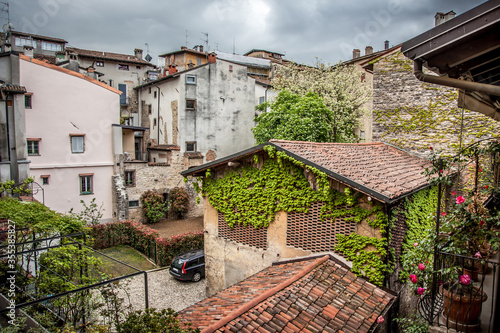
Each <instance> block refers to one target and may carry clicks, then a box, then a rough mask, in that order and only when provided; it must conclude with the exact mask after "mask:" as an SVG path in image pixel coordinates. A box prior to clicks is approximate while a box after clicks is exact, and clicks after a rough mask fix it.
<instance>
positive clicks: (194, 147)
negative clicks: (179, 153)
mask: <svg viewBox="0 0 500 333" xmlns="http://www.w3.org/2000/svg"><path fill="white" fill-rule="evenodd" d="M189 145H193V150H189V149H188V146H189ZM196 146H197V143H196V141H186V152H188V153H195V152H196V148H197V147H196Z"/></svg>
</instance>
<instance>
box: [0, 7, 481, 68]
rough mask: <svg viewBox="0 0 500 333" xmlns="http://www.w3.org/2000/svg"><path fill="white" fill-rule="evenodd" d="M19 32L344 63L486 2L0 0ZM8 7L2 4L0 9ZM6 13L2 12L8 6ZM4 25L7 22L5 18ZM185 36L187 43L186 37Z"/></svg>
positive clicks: (96, 46) (103, 45)
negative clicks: (358, 52)
mask: <svg viewBox="0 0 500 333" xmlns="http://www.w3.org/2000/svg"><path fill="white" fill-rule="evenodd" d="M7 1H8V2H9V3H10V18H11V22H12V24H13V25H14V29H15V30H20V31H24V32H30V33H36V34H41V35H46V36H52V37H60V38H64V39H66V40H67V41H68V45H70V46H74V47H79V48H85V49H91V50H99V51H109V52H117V53H125V54H133V50H134V48H142V49H144V51H145V52H144V53H146V49H147V48H148V47H147V46H146V45H145V44H146V43H147V44H148V45H149V53H150V54H151V56H153V57H154V59H155V60H153V62H154V63H156V57H157V56H158V54H162V53H166V52H170V51H174V50H178V49H179V48H180V46H182V45H186V44H187V46H188V47H190V48H192V47H193V46H194V45H198V44H202V45H206V40H207V37H206V35H204V33H206V34H208V46H209V48H210V49H211V50H214V49H217V50H219V51H222V52H228V53H232V52H233V48H234V51H235V52H236V53H237V54H243V53H245V52H247V51H249V50H251V49H266V50H271V51H276V52H280V53H284V54H285V55H286V58H287V59H293V60H295V61H297V62H301V63H307V64H312V63H313V62H314V61H315V59H316V57H317V58H319V59H321V60H323V61H324V62H328V63H335V62H338V61H339V60H347V59H350V58H351V57H352V49H354V48H358V49H361V50H362V54H364V49H365V46H367V45H371V46H373V48H374V50H375V51H377V50H381V49H383V47H384V41H385V40H389V41H390V45H391V46H393V45H397V44H399V43H402V42H404V41H406V40H408V39H411V38H412V37H414V36H416V35H418V34H420V33H422V32H424V31H426V30H429V29H431V28H432V27H433V26H434V15H435V14H436V12H445V13H446V12H448V11H450V10H453V11H455V12H456V13H457V15H460V14H461V13H463V12H465V11H467V10H469V9H471V8H474V7H476V6H477V5H479V4H481V3H483V2H485V1H484V0H418V1H417V0H368V1H366V0H189V1H187V0H185V1H181V0H0V2H7ZM2 6H3V5H2V4H1V3H0V8H1V7H2ZM4 8H5V6H4ZM0 14H1V22H2V25H3V24H5V23H7V16H6V13H5V12H2V13H0ZM186 32H187V37H186Z"/></svg>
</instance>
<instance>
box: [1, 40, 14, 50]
mask: <svg viewBox="0 0 500 333" xmlns="http://www.w3.org/2000/svg"><path fill="white" fill-rule="evenodd" d="M10 51H12V45H11V44H10V43H9V42H5V44H3V50H2V52H10Z"/></svg>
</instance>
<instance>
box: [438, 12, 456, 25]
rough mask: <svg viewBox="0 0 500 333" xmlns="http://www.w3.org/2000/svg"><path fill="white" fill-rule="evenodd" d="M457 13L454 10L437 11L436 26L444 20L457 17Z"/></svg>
mask: <svg viewBox="0 0 500 333" xmlns="http://www.w3.org/2000/svg"><path fill="white" fill-rule="evenodd" d="M455 15H456V13H455V12H454V11H452V10H450V11H449V12H448V13H446V14H445V13H441V12H437V13H436V15H434V26H435V27H437V26H438V25H440V24H443V23H444V22H446V21H448V20H451V19H452V18H455Z"/></svg>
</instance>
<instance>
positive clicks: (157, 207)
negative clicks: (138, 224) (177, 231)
mask: <svg viewBox="0 0 500 333" xmlns="http://www.w3.org/2000/svg"><path fill="white" fill-rule="evenodd" d="M141 202H142V207H143V210H144V215H145V216H146V222H148V223H156V222H158V221H159V220H160V219H161V218H162V217H163V216H165V202H164V201H163V196H162V195H161V194H160V193H157V192H155V191H151V190H150V191H146V192H144V193H143V194H142V195H141Z"/></svg>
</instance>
